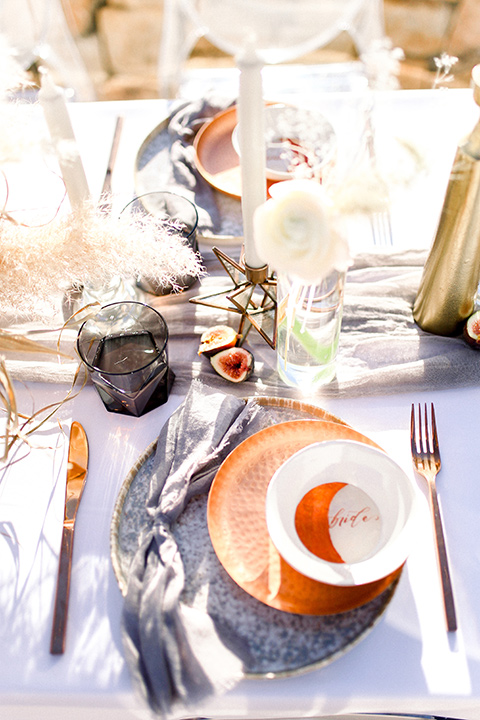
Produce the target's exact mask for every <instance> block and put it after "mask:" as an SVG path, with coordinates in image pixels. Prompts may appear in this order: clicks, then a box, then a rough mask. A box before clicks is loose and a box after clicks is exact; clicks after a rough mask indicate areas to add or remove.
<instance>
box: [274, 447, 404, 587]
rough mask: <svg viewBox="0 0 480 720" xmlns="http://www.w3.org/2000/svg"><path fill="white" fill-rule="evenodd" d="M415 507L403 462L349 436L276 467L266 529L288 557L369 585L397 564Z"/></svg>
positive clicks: (319, 572)
mask: <svg viewBox="0 0 480 720" xmlns="http://www.w3.org/2000/svg"><path fill="white" fill-rule="evenodd" d="M333 483H339V484H340V485H333ZM308 493H309V495H308V496H307V494H308ZM305 496H307V498H306V497H305ZM309 499H310V503H309ZM417 509H418V490H417V489H416V487H415V486H414V484H413V483H412V482H411V480H410V479H409V477H408V476H407V475H406V474H405V473H404V471H403V470H402V469H401V468H400V467H399V465H397V463H395V461H394V460H392V459H391V458H390V457H389V456H388V455H387V454H385V453H384V452H382V451H381V450H377V449H376V448H374V447H371V446H369V445H365V444H363V443H359V442H355V441H352V440H331V441H324V442H319V443H314V444H313V445H309V446H307V447H306V448H304V449H303V450H300V451H299V452H297V453H295V455H292V457H290V458H289V459H288V460H287V461H286V462H285V463H283V465H282V466H281V467H280V468H279V469H278V470H277V471H276V473H275V474H274V476H273V477H272V479H271V481H270V484H269V486H268V490H267V496H266V520H267V527H268V531H269V534H270V537H271V539H272V542H273V544H274V545H275V547H276V548H277V550H278V552H279V553H280V555H281V556H282V557H283V558H284V560H285V561H286V562H287V563H288V564H289V565H291V566H292V567H293V568H295V569H296V570H298V572H300V573H302V574H303V575H306V576H307V577H310V578H313V579H314V580H317V581H319V582H323V583H327V584H329V585H339V586H352V585H364V584H365V583H370V582H374V581H376V580H380V579H381V578H384V577H386V576H387V575H389V574H390V573H392V572H394V571H395V570H397V569H398V568H400V567H401V566H402V565H403V563H404V562H405V561H406V559H407V557H408V554H409V551H410V548H411V545H412V540H413V538H414V535H415V527H416V522H417ZM296 518H297V524H296ZM301 538H302V539H301ZM305 543H306V544H305ZM307 545H308V547H307ZM309 548H310V549H309ZM312 550H314V552H312ZM319 555H322V557H319Z"/></svg>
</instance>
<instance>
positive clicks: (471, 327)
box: [463, 310, 480, 350]
mask: <svg viewBox="0 0 480 720" xmlns="http://www.w3.org/2000/svg"><path fill="white" fill-rule="evenodd" d="M463 337H464V339H465V340H466V342H467V343H468V344H469V345H470V346H471V347H473V348H475V349H476V350H480V310H477V311H476V312H474V313H473V314H472V315H470V317H469V318H468V319H467V321H466V323H465V325H464V326H463Z"/></svg>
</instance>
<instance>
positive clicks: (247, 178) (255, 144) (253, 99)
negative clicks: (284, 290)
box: [237, 48, 267, 268]
mask: <svg viewBox="0 0 480 720" xmlns="http://www.w3.org/2000/svg"><path fill="white" fill-rule="evenodd" d="M237 65H238V68H239V70H240V81H239V95H238V106H237V112H238V133H239V137H238V140H239V145H240V168H241V176H242V217H243V235H244V249H245V264H246V265H248V266H249V267H251V268H260V267H263V266H264V265H265V264H266V263H265V262H264V261H263V260H262V259H261V257H260V256H259V254H258V252H257V249H256V247H255V239H254V235H253V215H254V212H255V210H256V209H257V207H258V206H259V205H261V204H262V203H263V202H265V200H266V196H267V180H266V170H265V166H266V150H265V107H264V101H263V88H262V63H261V61H260V60H259V58H258V56H257V54H256V53H255V51H254V50H253V49H252V48H247V49H246V50H245V51H244V52H243V53H242V54H241V55H239V56H238V57H237Z"/></svg>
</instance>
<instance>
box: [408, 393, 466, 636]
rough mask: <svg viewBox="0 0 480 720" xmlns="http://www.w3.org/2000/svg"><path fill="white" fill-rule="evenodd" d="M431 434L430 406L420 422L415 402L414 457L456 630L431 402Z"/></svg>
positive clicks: (445, 598) (446, 602)
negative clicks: (424, 484)
mask: <svg viewBox="0 0 480 720" xmlns="http://www.w3.org/2000/svg"><path fill="white" fill-rule="evenodd" d="M430 424H431V434H430V432H429V422H428V412H427V405H426V404H425V408H424V414H423V420H422V409H421V407H420V405H419V406H418V423H416V422H415V405H412V415H411V422H410V438H411V444H412V458H413V463H414V465H415V468H416V470H417V472H418V473H419V475H422V477H424V478H425V480H426V481H427V483H428V490H429V494H430V509H431V512H432V519H433V524H434V528H435V539H436V546H437V559H438V564H439V568H440V577H441V580H442V588H443V602H444V606H445V615H446V619H447V629H448V631H449V632H454V631H455V630H456V629H457V618H456V614H455V604H454V600H453V591H452V581H451V578H450V571H449V568H448V559H447V550H446V547H445V536H444V533H443V527H442V518H441V515H440V507H439V504H438V497H437V488H436V484H435V479H436V476H437V474H438V472H439V470H440V467H441V461H440V450H439V448H438V435H437V424H436V421H435V409H434V407H433V403H431V423H430Z"/></svg>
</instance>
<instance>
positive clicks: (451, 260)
mask: <svg viewBox="0 0 480 720" xmlns="http://www.w3.org/2000/svg"><path fill="white" fill-rule="evenodd" d="M472 79H473V87H474V99H475V102H476V103H477V105H479V106H480V65H477V66H476V67H474V68H473V70H472ZM479 280H480V121H479V122H478V123H477V125H476V126H475V128H474V129H473V131H472V133H471V135H470V136H469V137H468V138H467V140H466V141H465V142H463V143H462V144H461V145H460V146H459V147H458V148H457V152H456V155H455V160H454V162H453V166H452V170H451V173H450V178H449V182H448V187H447V191H446V195H445V200H444V203H443V208H442V213H441V216H440V221H439V224H438V229H437V233H436V236H435V240H434V242H433V245H432V249H431V251H430V254H429V256H428V258H427V261H426V263H425V267H424V270H423V275H422V279H421V282H420V287H419V290H418V293H417V297H416V299H415V303H414V305H413V317H414V319H415V322H416V323H417V324H418V325H419V326H420V327H421V328H422V329H423V330H426V331H428V332H431V333H434V334H436V335H457V334H458V333H459V332H460V330H461V327H462V325H463V323H464V321H465V320H466V319H467V318H468V316H469V315H471V314H472V312H473V309H474V302H475V295H476V293H477V289H478V283H479Z"/></svg>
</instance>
